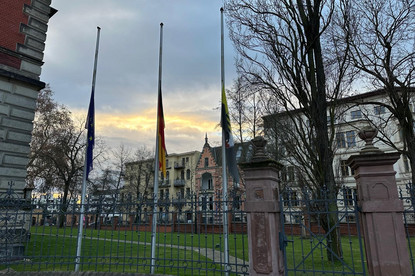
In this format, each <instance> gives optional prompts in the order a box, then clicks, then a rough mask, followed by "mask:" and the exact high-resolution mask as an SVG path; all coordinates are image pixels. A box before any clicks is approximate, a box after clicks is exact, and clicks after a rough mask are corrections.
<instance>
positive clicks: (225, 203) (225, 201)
mask: <svg viewBox="0 0 415 276" xmlns="http://www.w3.org/2000/svg"><path fill="white" fill-rule="evenodd" d="M220 19H221V22H220V31H221V32H220V44H221V55H220V61H221V63H220V67H221V89H222V90H223V89H225V54H224V48H225V47H224V32H223V8H221V9H220ZM222 104H223V103H222ZM223 119H224V118H222V120H223ZM222 124H224V122H222ZM224 132H225V128H224V127H223V125H222V193H223V195H222V196H223V235H224V242H225V252H224V255H225V258H224V261H225V271H226V272H225V275H227V276H228V275H229V272H228V268H229V245H228V177H227V174H226V147H225V145H226V142H225V133H224Z"/></svg>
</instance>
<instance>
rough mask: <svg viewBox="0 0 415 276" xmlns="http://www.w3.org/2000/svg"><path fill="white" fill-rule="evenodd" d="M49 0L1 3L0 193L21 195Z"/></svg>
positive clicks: (40, 85)
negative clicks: (12, 191) (11, 190)
mask: <svg viewBox="0 0 415 276" xmlns="http://www.w3.org/2000/svg"><path fill="white" fill-rule="evenodd" d="M50 5H51V0H13V1H0V21H1V22H2V23H1V26H0V28H1V31H0V190H3V191H4V189H7V187H8V185H9V183H11V182H13V184H14V186H13V189H14V190H15V191H20V193H22V192H23V190H24V188H25V186H26V182H25V178H26V166H27V164H28V161H29V159H28V154H29V152H30V146H29V144H30V140H31V132H32V129H33V123H32V121H33V119H34V116H35V108H36V100H37V97H38V92H39V90H41V89H42V88H44V87H45V83H44V82H42V81H40V74H41V67H42V65H43V51H44V49H45V41H46V32H47V29H48V22H49V19H50V17H52V16H53V15H54V14H55V13H56V10H55V9H53V8H51V7H50Z"/></svg>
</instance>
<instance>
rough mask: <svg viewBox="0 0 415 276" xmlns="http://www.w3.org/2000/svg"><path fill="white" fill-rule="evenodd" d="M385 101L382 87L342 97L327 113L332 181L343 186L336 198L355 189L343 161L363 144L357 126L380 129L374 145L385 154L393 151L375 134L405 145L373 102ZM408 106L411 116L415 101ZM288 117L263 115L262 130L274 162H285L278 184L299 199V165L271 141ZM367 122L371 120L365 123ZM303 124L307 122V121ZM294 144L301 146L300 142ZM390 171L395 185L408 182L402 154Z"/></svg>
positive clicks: (390, 120) (395, 124)
mask: <svg viewBox="0 0 415 276" xmlns="http://www.w3.org/2000/svg"><path fill="white" fill-rule="evenodd" d="M388 101H389V99H388V97H387V94H386V93H385V92H384V91H382V90H376V91H371V92H367V93H362V94H358V95H354V96H350V97H345V98H343V99H341V100H339V101H338V102H337V105H336V107H335V115H334V118H331V117H330V116H327V123H328V124H329V123H330V122H331V120H333V122H334V131H335V133H334V142H333V151H334V162H333V169H334V174H335V179H336V184H337V185H338V187H345V189H342V190H341V191H342V192H341V193H340V194H339V196H340V197H343V198H349V199H351V197H352V192H353V190H355V189H356V180H355V179H354V171H353V170H352V169H351V168H350V167H349V166H348V165H347V160H348V158H349V157H350V156H351V155H356V154H357V155H358V154H359V152H360V149H361V148H362V147H363V146H364V142H363V141H361V140H360V139H359V138H358V136H357V135H358V132H359V130H360V129H362V128H364V127H366V126H368V125H369V124H373V125H375V126H377V127H378V128H379V129H380V131H379V134H378V138H376V140H375V141H374V144H375V146H376V147H378V148H379V149H380V150H382V151H384V152H386V153H388V152H395V151H396V150H395V149H394V148H392V147H391V146H390V145H388V144H386V143H384V142H382V141H381V140H380V139H379V137H383V138H384V139H385V140H389V141H390V142H393V144H394V145H395V146H396V147H397V148H398V149H403V148H404V147H405V144H404V141H403V137H402V131H401V128H400V126H399V124H398V121H397V120H396V119H395V118H394V117H393V116H392V114H391V113H390V112H389V111H388V110H387V109H386V107H385V106H382V105H378V104H375V103H377V102H378V103H379V102H381V103H388ZM414 101H415V98H414ZM329 104H330V103H329ZM410 108H411V111H412V115H414V114H415V102H412V103H411V106H410ZM292 112H297V113H299V115H298V116H296V118H297V119H298V120H301V118H302V120H303V121H306V118H305V116H302V114H301V110H294V111H292ZM290 120H291V119H289V118H288V115H287V114H286V112H281V113H277V114H273V115H268V116H265V117H264V129H265V136H266V138H267V139H268V140H269V142H270V143H269V144H271V145H273V147H275V148H277V147H278V149H279V153H278V154H276V155H278V157H277V158H276V157H275V156H274V157H273V158H276V159H278V161H280V162H281V163H282V164H283V165H285V167H284V168H283V170H282V171H281V184H282V186H288V187H292V188H293V190H292V193H291V197H292V198H291V199H296V198H300V194H301V193H300V191H299V189H298V187H299V186H300V185H299V180H300V178H301V177H300V176H301V172H300V171H301V168H300V167H299V165H296V162H295V161H294V160H292V157H291V155H290V152H289V150H287V149H284V145H279V146H278V142H276V141H275V138H276V135H275V134H278V133H280V134H281V133H284V132H285V131H287V130H286V129H284V126H283V124H282V123H281V122H287V121H290ZM369 121H370V122H371V123H369ZM305 125H307V122H306V124H305ZM304 129H306V128H304ZM298 146H299V147H301V145H298ZM394 170H395V171H396V172H397V174H396V181H397V184H398V185H401V187H403V185H405V184H407V183H408V182H410V181H411V176H412V172H411V168H410V166H409V162H408V158H407V157H406V156H405V155H401V156H400V159H399V160H398V161H397V162H396V163H395V164H394ZM345 202H346V203H345V204H348V202H350V203H351V202H352V201H351V200H350V201H345ZM340 207H341V206H340ZM351 219H353V218H351Z"/></svg>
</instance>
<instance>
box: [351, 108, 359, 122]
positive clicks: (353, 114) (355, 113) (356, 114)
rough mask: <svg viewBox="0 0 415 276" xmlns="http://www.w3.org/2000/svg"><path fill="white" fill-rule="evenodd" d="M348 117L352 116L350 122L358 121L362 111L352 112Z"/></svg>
mask: <svg viewBox="0 0 415 276" xmlns="http://www.w3.org/2000/svg"><path fill="white" fill-rule="evenodd" d="M350 115H351V116H352V120H355V119H360V118H362V111H360V110H354V111H352V112H351V113H350Z"/></svg>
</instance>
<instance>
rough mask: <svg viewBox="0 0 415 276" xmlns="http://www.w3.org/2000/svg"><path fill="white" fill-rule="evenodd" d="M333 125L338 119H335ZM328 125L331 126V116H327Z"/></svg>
mask: <svg viewBox="0 0 415 276" xmlns="http://www.w3.org/2000/svg"><path fill="white" fill-rule="evenodd" d="M333 123H336V119H335V118H334V119H333ZM327 124H331V116H327Z"/></svg>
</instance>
